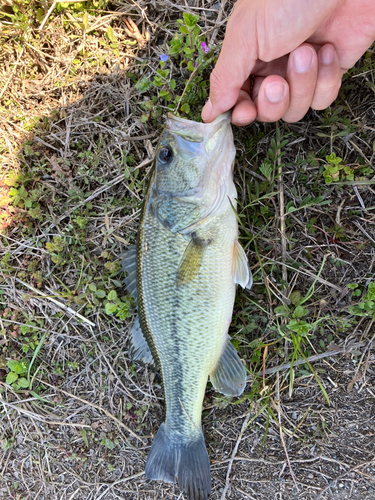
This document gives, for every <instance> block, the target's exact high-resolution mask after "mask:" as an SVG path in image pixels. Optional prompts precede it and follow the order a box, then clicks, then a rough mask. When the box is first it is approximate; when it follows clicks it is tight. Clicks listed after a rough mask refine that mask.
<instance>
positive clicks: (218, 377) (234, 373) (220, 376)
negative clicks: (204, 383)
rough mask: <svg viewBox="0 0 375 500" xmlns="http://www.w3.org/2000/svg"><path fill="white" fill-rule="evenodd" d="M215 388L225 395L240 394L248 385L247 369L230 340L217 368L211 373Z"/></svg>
mask: <svg viewBox="0 0 375 500" xmlns="http://www.w3.org/2000/svg"><path fill="white" fill-rule="evenodd" d="M210 381H211V383H212V385H213V386H214V388H215V389H216V390H217V391H219V392H221V393H222V394H224V395H225V396H239V395H240V394H241V393H242V391H243V390H244V388H245V385H246V370H245V367H244V366H243V364H242V363H241V360H240V358H239V356H238V354H237V351H236V349H235V348H234V346H233V345H232V344H231V343H230V341H229V340H228V341H227V343H226V345H225V348H224V352H223V354H222V355H221V358H220V359H219V362H218V363H217V365H216V367H215V369H214V370H213V372H212V373H210Z"/></svg>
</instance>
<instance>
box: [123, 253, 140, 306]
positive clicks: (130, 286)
mask: <svg viewBox="0 0 375 500" xmlns="http://www.w3.org/2000/svg"><path fill="white" fill-rule="evenodd" d="M121 265H122V268H123V270H124V271H126V272H127V273H128V274H127V276H126V278H125V280H124V281H125V285H126V288H127V290H128V292H129V293H130V295H131V296H132V297H133V299H134V300H137V297H138V294H137V248H136V246H135V245H131V246H130V247H129V248H128V250H127V251H126V252H125V253H124V254H123V259H122V261H121Z"/></svg>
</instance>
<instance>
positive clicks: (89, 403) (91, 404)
mask: <svg viewBox="0 0 375 500" xmlns="http://www.w3.org/2000/svg"><path fill="white" fill-rule="evenodd" d="M36 380H37V381H38V382H40V383H41V384H43V385H46V386H48V387H51V389H54V390H55V391H60V392H62V393H63V394H65V395H66V396H69V397H70V398H73V399H77V401H81V403H84V404H85V405H88V406H91V407H92V408H96V409H97V410H99V411H101V412H103V413H105V414H106V415H107V417H109V418H110V419H112V420H114V421H115V422H116V424H117V425H119V426H120V427H123V428H124V429H125V430H126V431H127V432H129V433H130V434H131V435H132V436H134V437H135V438H137V439H138V440H139V441H141V443H142V444H146V443H145V442H144V441H143V439H142V438H140V437H139V436H138V435H137V434H136V433H135V432H134V431H132V430H131V429H130V428H129V427H128V426H127V425H125V424H124V423H123V422H121V421H120V420H118V418H116V417H115V416H113V415H112V413H109V411H107V410H106V409H105V408H102V407H101V406H99V405H96V404H95V403H91V402H90V401H86V400H85V399H82V398H79V397H78V396H75V395H74V394H71V393H70V392H67V391H64V389H60V387H56V386H55V385H52V384H49V383H48V382H46V381H45V380H42V379H40V378H36Z"/></svg>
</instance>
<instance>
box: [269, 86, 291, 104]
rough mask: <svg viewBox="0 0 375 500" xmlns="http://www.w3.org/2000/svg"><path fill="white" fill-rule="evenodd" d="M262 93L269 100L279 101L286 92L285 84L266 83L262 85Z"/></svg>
mask: <svg viewBox="0 0 375 500" xmlns="http://www.w3.org/2000/svg"><path fill="white" fill-rule="evenodd" d="M264 93H265V94H266V97H267V99H268V100H269V101H270V102H274V103H276V102H280V101H281V100H282V98H283V97H284V96H285V93H286V85H285V83H281V82H271V83H267V85H266V86H265V87H264Z"/></svg>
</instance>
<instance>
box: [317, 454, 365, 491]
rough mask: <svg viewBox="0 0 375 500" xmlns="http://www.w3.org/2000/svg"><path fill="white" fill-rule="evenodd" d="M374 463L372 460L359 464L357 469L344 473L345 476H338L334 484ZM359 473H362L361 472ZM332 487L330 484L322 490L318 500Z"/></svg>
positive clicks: (353, 468)
mask: <svg viewBox="0 0 375 500" xmlns="http://www.w3.org/2000/svg"><path fill="white" fill-rule="evenodd" d="M373 462H374V460H370V461H369V462H362V463H361V464H358V465H356V466H355V467H352V468H351V469H349V470H348V471H346V472H344V473H343V474H341V476H338V477H336V479H334V482H337V481H340V479H342V478H343V477H345V476H347V475H348V474H350V473H351V472H356V471H357V469H359V468H360V467H365V466H369V465H370V464H372V463H373ZM359 473H361V472H360V471H359ZM330 487H331V484H329V485H328V486H326V487H325V488H324V489H323V490H321V492H320V493H319V496H318V497H317V499H316V500H319V498H321V496H322V495H323V493H325V492H326V491H327V490H328V489H329V488H330Z"/></svg>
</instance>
